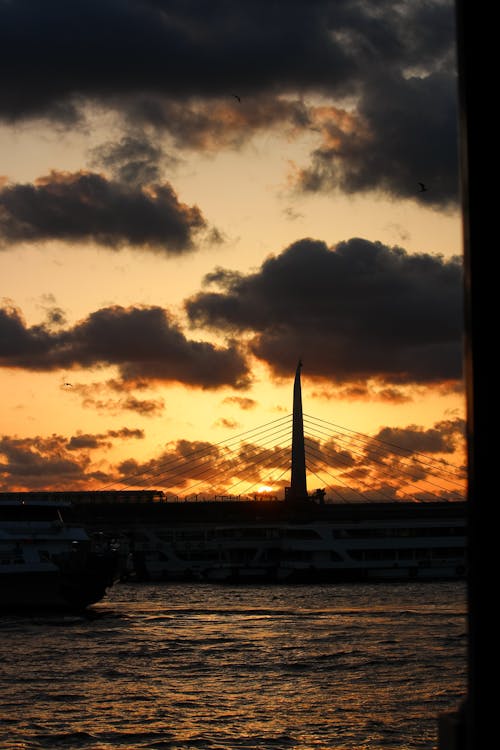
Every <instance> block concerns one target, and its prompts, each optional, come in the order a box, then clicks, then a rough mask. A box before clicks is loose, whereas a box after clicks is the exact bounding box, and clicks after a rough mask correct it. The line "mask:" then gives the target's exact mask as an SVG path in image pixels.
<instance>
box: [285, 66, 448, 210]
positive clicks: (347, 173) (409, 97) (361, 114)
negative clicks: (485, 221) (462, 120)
mask: <svg viewBox="0 0 500 750" xmlns="http://www.w3.org/2000/svg"><path fill="white" fill-rule="evenodd" d="M454 86H455V84H454V82H453V81H451V80H450V76H449V75H448V74H443V73H436V74H433V75H429V76H427V77H424V78H420V77H417V76H415V77H412V78H409V79H406V78H404V77H403V76H399V77H392V78H389V79H388V78H387V77H384V78H383V79H380V80H372V81H371V85H370V86H369V87H367V88H366V91H365V93H364V95H363V97H362V99H361V101H360V102H359V105H358V109H357V111H356V112H355V114H350V113H348V112H345V111H339V110H338V109H335V108H333V107H329V108H325V107H323V108H321V109H317V110H315V111H313V112H312V115H313V116H314V118H315V120H316V122H317V123H318V128H319V129H320V131H321V133H322V144H321V146H319V147H318V148H317V149H315V150H314V151H313V153H312V160H311V165H310V166H308V167H306V168H304V169H302V170H299V173H298V175H297V176H296V181H297V184H298V186H299V187H300V188H301V189H302V190H304V191H306V192H307V191H309V192H311V191H312V192H314V191H334V190H340V191H342V192H344V193H347V194H356V193H366V192H368V191H375V190H378V191H383V192H385V193H386V194H387V195H389V196H391V197H393V198H409V199H413V200H417V201H420V203H421V204H422V205H425V206H432V207H434V208H441V209H447V208H448V209H450V210H451V209H456V208H457V205H458V113H457V105H456V93H455V88H454ZM419 181H422V182H424V183H425V184H426V186H428V190H427V191H426V192H425V193H421V192H419V186H418V182H419Z"/></svg>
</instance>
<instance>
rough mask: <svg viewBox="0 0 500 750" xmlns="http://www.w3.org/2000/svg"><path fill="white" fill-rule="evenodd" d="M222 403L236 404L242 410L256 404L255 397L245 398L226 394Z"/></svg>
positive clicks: (251, 407)
mask: <svg viewBox="0 0 500 750" xmlns="http://www.w3.org/2000/svg"><path fill="white" fill-rule="evenodd" d="M222 403H223V404H231V405H233V404H234V406H237V407H238V408H240V409H243V410H244V411H247V410H249V409H253V408H254V407H255V406H257V402H256V401H255V399H253V398H245V397H243V396H227V398H225V399H224V401H223V402H222Z"/></svg>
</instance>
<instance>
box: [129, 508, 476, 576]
mask: <svg viewBox="0 0 500 750" xmlns="http://www.w3.org/2000/svg"><path fill="white" fill-rule="evenodd" d="M209 505H210V504H209V503H208V504H207V506H209ZM219 505H223V504H219ZM228 505H229V504H226V508H225V510H226V511H227V515H228V516H229V517H231V516H235V515H238V508H236V507H235V506H237V505H238V504H237V503H234V504H232V506H233V507H232V508H231V509H229V507H228ZM240 505H242V503H240ZM244 505H254V506H256V507H255V508H254V510H255V515H254V518H253V520H252V519H250V518H249V513H248V509H246V513H245V516H246V517H245V518H244V519H243V518H241V519H240V522H239V523H238V522H234V521H233V522H227V523H224V522H221V519H220V518H219V521H218V522H217V520H215V519H214V520H212V521H209V520H208V519H207V516H208V515H210V514H211V513H210V509H207V508H205V509H204V512H203V515H204V516H205V518H206V520H205V521H204V522H203V523H199V522H198V523H196V522H192V521H188V520H187V519H186V521H184V522H183V521H182V518H180V517H179V513H178V512H179V511H180V510H181V508H178V509H177V511H178V512H177V513H175V508H173V507H172V506H169V510H170V511H171V512H170V513H168V512H166V511H167V508H166V506H164V507H163V512H161V511H160V508H158V509H157V510H158V513H157V514H155V516H156V517H155V520H154V521H152V520H151V522H147V521H146V522H145V519H143V521H142V522H140V521H139V522H138V523H135V524H134V526H133V527H129V530H128V532H127V530H126V527H125V528H124V529H123V530H124V533H125V534H128V538H129V543H130V551H131V555H132V559H133V571H134V576H135V577H136V578H137V579H138V580H151V581H155V580H167V581H168V580H173V581H179V580H201V581H220V582H224V581H226V582H244V581H260V582H265V581H269V582H290V583H292V582H304V581H309V582H327V581H379V580H414V579H416V580H442V579H455V578H463V577H464V576H465V572H466V519H465V507H464V504H463V503H425V504H406V503H387V504H374V505H373V506H370V505H363V506H361V505H357V504H352V505H350V506H347V505H343V506H323V507H318V506H313V505H311V506H309V507H308V508H307V509H303V511H302V513H297V510H298V509H297V508H294V509H293V510H292V509H290V508H285V507H283V506H284V505H285V504H284V503H279V505H280V506H281V508H279V505H276V504H275V506H274V507H273V508H272V512H269V511H270V509H269V508H267V507H265V506H267V505H268V503H250V504H248V503H245V504H244ZM192 510H193V509H192ZM207 510H208V512H207ZM223 510H224V509H223V508H218V509H215V508H214V509H213V514H214V515H216V516H219V517H220V516H221V515H222V513H223ZM241 510H243V509H241ZM259 514H260V515H261V516H262V515H268V516H270V518H269V520H267V521H263V520H260V521H259V520H258V519H259ZM224 515H225V514H224ZM167 516H169V517H170V518H169V519H168V520H167ZM301 516H302V517H301ZM304 516H305V517H304Z"/></svg>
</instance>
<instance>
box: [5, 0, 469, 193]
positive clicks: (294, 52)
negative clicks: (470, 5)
mask: <svg viewBox="0 0 500 750" xmlns="http://www.w3.org/2000/svg"><path fill="white" fill-rule="evenodd" d="M0 63H2V69H3V70H6V71H8V75H6V76H4V79H3V81H4V83H3V85H1V88H0V92H1V96H0V118H3V119H4V120H5V121H7V122H13V121H18V120H21V119H26V118H33V117H48V118H51V119H53V120H58V121H59V122H60V123H61V124H63V125H64V124H66V125H71V126H74V124H75V122H77V121H78V119H79V117H82V112H83V110H84V107H85V105H89V104H90V105H91V106H92V105H98V106H99V107H105V108H107V109H112V110H114V111H117V112H119V113H121V115H123V116H124V118H125V120H126V121H127V122H128V123H129V124H135V125H137V124H141V125H148V124H149V125H152V126H154V127H155V128H161V129H162V130H165V131H168V132H169V133H170V134H171V135H172V136H173V138H174V140H175V142H176V144H177V145H184V146H187V145H188V146H190V147H192V148H193V147H194V148H203V149H207V148H209V149H210V148H220V147H227V146H228V145H231V146H233V147H234V146H238V145H239V144H241V143H242V142H244V141H245V140H247V139H248V138H249V137H251V135H252V134H253V133H254V132H255V131H256V130H258V129H260V128H262V127H264V126H269V125H273V124H274V125H277V124H278V123H281V124H280V127H282V126H283V124H284V123H286V120H285V116H286V117H287V118H288V123H289V124H290V125H291V124H292V123H293V125H294V126H295V127H299V128H300V127H301V128H304V129H310V128H317V124H316V125H315V123H314V119H315V115H314V114H312V113H311V112H310V111H308V107H307V106H305V105H304V103H303V102H304V99H305V98H306V97H311V96H314V95H321V96H322V97H324V98H325V99H326V100H328V101H330V102H331V101H335V102H336V104H337V105H338V104H339V102H341V101H344V100H347V99H349V102H350V107H351V110H350V111H351V112H352V114H353V117H354V119H355V121H356V123H357V126H356V130H355V131H354V132H346V131H344V130H342V129H340V131H338V123H336V122H335V120H333V121H332V122H330V123H323V125H321V126H320V128H319V129H320V130H321V132H322V133H323V141H322V144H321V145H320V147H319V148H318V149H317V150H316V151H315V152H314V154H313V159H312V163H311V165H310V166H309V167H306V168H304V170H303V172H302V173H301V178H302V179H301V183H300V184H301V185H302V186H303V187H304V188H307V189H322V190H329V189H332V188H334V189H337V188H340V189H342V190H348V191H350V192H358V191H365V190H371V189H377V190H379V189H381V190H384V191H386V192H389V193H390V194H393V195H398V196H399V195H402V196H404V197H413V194H412V188H411V187H410V185H411V186H413V185H415V183H416V182H417V181H418V180H422V181H426V182H428V183H429V184H430V185H432V186H433V191H432V193H431V194H430V195H429V196H427V197H428V203H429V204H431V205H434V206H448V205H449V204H450V203H453V202H455V201H456V194H457V188H456V183H457V168H456V154H454V151H453V149H454V148H455V144H456V130H457V128H456V119H455V117H454V104H453V100H454V97H455V93H456V91H455V89H456V80H455V29H454V6H453V3H452V2H449V1H447V0H444V1H443V0H430V1H429V2H426V3H415V2H412V1H411V0H406V2H405V0H403V2H399V1H396V0H385V1H382V2H378V3H376V5H375V4H373V3H363V2H358V0H341V2H339V1H338V0H317V1H316V2H313V3H311V2H309V0H291V2H288V3H286V7H285V6H284V5H283V3H272V2H271V3H270V2H268V1H267V0H237V1H236V2H233V3H229V2H227V0H215V1H214V2H211V3H210V4H209V5H207V6H206V7H205V6H204V5H203V4H201V5H200V3H197V2H186V3H179V2H175V0H158V2H153V1H152V0H130V1H129V2H126V3H117V2H116V1H115V0H101V1H100V2H94V1H92V2H89V1H88V0H85V1H84V0H75V2H72V3H68V2H65V0H48V1H47V2H44V3H43V6H42V5H40V3H38V2H36V0H16V2H5V3H2V4H1V6H0ZM232 92H237V93H238V94H239V95H240V96H241V106H240V103H238V102H236V100H235V99H234V97H233V96H232ZM443 147H444V150H443ZM136 166H139V168H140V169H141V170H142V169H143V168H144V167H145V164H144V163H141V164H140V165H136ZM417 171H418V174H417ZM421 171H424V174H421Z"/></svg>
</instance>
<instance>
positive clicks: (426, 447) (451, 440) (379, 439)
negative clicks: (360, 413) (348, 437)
mask: <svg viewBox="0 0 500 750" xmlns="http://www.w3.org/2000/svg"><path fill="white" fill-rule="evenodd" d="M464 436H465V423H464V420H463V419H451V420H444V421H442V422H438V423H437V424H435V425H434V426H433V427H432V428H428V429H424V428H422V427H418V426H417V425H412V426H410V427H405V428H402V427H384V428H383V429H381V430H379V432H378V433H377V434H376V435H374V441H376V444H377V453H378V455H381V454H383V455H391V454H395V453H396V454H397V455H401V454H404V452H407V453H414V452H416V453H427V454H443V453H444V454H446V453H448V454H451V453H454V452H455V451H456V449H457V447H458V446H459V445H462V447H463V444H464ZM368 450H369V449H368Z"/></svg>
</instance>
